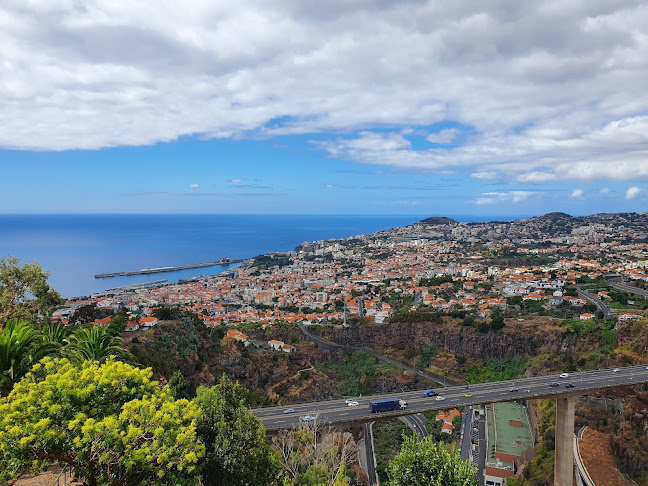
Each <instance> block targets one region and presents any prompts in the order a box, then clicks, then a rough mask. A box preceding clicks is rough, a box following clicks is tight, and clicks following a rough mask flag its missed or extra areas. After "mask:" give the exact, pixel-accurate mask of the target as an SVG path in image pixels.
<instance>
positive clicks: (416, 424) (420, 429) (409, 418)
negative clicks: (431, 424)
mask: <svg viewBox="0 0 648 486" xmlns="http://www.w3.org/2000/svg"><path fill="white" fill-rule="evenodd" d="M399 418H400V419H401V420H402V421H403V422H404V423H405V425H407V426H408V427H409V428H410V429H412V431H413V432H414V433H415V434H416V435H417V436H418V438H419V440H423V439H425V438H426V437H427V436H428V435H430V434H428V431H427V429H426V428H425V422H426V420H425V417H424V416H423V414H421V413H417V414H414V415H403V416H401V417H399Z"/></svg>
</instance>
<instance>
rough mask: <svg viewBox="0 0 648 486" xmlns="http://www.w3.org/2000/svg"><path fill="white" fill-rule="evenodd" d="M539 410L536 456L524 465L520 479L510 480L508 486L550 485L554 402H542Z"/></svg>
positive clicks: (554, 414)
mask: <svg viewBox="0 0 648 486" xmlns="http://www.w3.org/2000/svg"><path fill="white" fill-rule="evenodd" d="M541 410H542V417H541V419H540V423H539V424H538V434H539V435H540V442H539V443H538V446H537V448H536V449H537V451H538V455H537V456H536V457H535V458H534V459H533V460H531V461H529V462H528V463H526V464H525V466H524V470H523V471H522V476H521V477H517V478H510V479H508V480H507V481H506V484H507V485H508V486H545V485H546V484H551V479H552V478H553V472H554V444H555V422H556V402H555V400H543V401H542V402H541Z"/></svg>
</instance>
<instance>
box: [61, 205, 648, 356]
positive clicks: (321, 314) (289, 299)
mask: <svg viewBox="0 0 648 486" xmlns="http://www.w3.org/2000/svg"><path fill="white" fill-rule="evenodd" d="M647 263H648V216H647V215H646V214H641V215H639V214H617V215H606V214H603V215H594V216H590V217H584V218H574V217H570V216H568V215H565V214H563V213H552V214H549V215H545V216H541V217H536V218H531V219H529V220H520V221H510V222H490V223H457V222H455V221H453V220H448V219H447V218H429V219H428V220H423V221H421V222H419V223H417V224H414V225H411V226H407V227H403V228H396V229H393V230H387V231H382V232H379V233H376V234H373V235H369V236H356V237H352V238H347V239H344V240H328V241H315V242H304V243H303V244H301V245H300V246H299V247H297V248H296V249H295V250H294V251H290V252H288V253H271V254H269V255H266V256H263V257H257V258H256V259H254V260H252V261H251V262H248V263H245V264H243V265H241V266H239V267H235V268H233V269H231V270H229V271H227V272H225V273H222V274H219V275H215V276H210V277H205V278H203V279H200V280H198V281H193V282H187V283H177V284H170V285H163V286H154V287H147V288H141V289H137V290H133V289H129V290H124V291H112V292H110V293H108V292H105V293H102V294H95V295H92V296H90V297H87V298H76V299H70V300H69V301H68V302H67V303H66V305H65V306H64V307H63V308H61V309H59V310H57V311H56V313H55V315H54V317H55V319H58V320H60V321H61V322H63V323H65V322H66V319H67V318H68V317H69V316H70V315H72V314H73V313H74V311H75V310H76V309H78V308H79V307H81V306H84V305H92V306H94V307H96V308H99V309H101V308H104V309H110V310H112V311H118V310H120V309H126V310H127V311H128V313H129V316H130V317H131V320H130V321H129V322H128V325H127V328H126V331H135V330H137V329H139V328H148V327H151V326H154V325H155V324H156V322H157V319H156V318H155V317H152V316H151V314H152V311H153V310H154V309H155V308H157V307H160V306H177V307H179V308H181V309H183V310H186V311H191V312H193V313H195V314H197V315H198V316H200V317H201V318H202V319H203V320H204V323H205V324H206V325H207V326H219V325H227V326H232V327H236V326H237V325H239V324H244V323H259V324H260V325H262V326H271V325H273V323H276V322H287V323H295V322H301V323H304V324H307V325H310V324H322V325H344V324H345V323H346V320H347V318H349V317H352V316H356V317H361V318H369V319H371V320H372V321H373V322H374V323H375V324H381V323H384V322H386V321H388V320H389V319H390V317H391V316H392V314H393V313H394V311H395V310H400V311H409V312H414V311H416V310H419V309H424V308H427V309H430V310H437V311H442V312H452V311H454V310H461V311H467V312H469V313H471V314H473V315H474V316H475V317H481V318H486V317H489V316H491V314H492V312H493V311H494V309H501V310H506V309H507V308H509V307H510V306H511V305H518V306H520V305H522V306H526V307H529V308H531V309H535V310H539V309H541V308H543V309H563V310H564V312H565V315H569V316H572V315H573V316H574V317H576V318H578V319H581V320H587V319H592V318H594V317H595V316H596V315H597V312H598V313H602V314H604V315H605V316H606V317H607V316H608V314H618V318H619V319H620V320H628V319H633V318H634V317H633V311H632V309H633V304H634V302H633V301H632V300H630V301H629V302H628V301H627V300H626V302H620V303H619V304H621V305H619V306H617V307H623V308H627V309H628V311H627V312H626V311H622V312H616V311H614V310H612V309H611V308H610V307H609V305H606V303H610V302H611V300H612V299H611V297H610V295H609V291H608V290H600V291H589V292H585V291H583V292H580V291H575V290H574V285H577V284H579V283H587V282H592V281H596V280H597V279H601V278H603V277H605V278H608V279H611V278H613V279H617V280H619V281H624V282H626V283H625V285H629V284H628V282H634V283H636V284H638V285H641V284H642V283H645V282H647V281H648V269H647V268H646V264H647ZM566 285H567V286H568V287H569V288H570V289H571V291H569V290H565V286H566ZM639 298H640V297H639ZM394 302H399V303H401V304H403V303H405V304H406V305H407V307H406V308H401V309H395V308H394ZM613 307H614V306H613ZM637 309H641V307H637ZM109 319H110V318H109V317H108V318H104V319H103V320H97V321H96V324H99V325H105V324H107V323H108V322H109ZM232 337H234V338H235V339H238V340H246V336H245V334H244V333H242V332H238V333H237V332H234V331H232ZM286 351H287V352H290V348H287V349H286Z"/></svg>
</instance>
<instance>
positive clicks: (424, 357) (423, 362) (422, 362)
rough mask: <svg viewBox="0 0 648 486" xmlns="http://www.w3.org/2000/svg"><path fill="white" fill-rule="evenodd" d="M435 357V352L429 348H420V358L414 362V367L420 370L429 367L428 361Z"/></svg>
mask: <svg viewBox="0 0 648 486" xmlns="http://www.w3.org/2000/svg"><path fill="white" fill-rule="evenodd" d="M436 355H437V350H436V349H435V348H433V347H431V346H423V347H421V356H420V357H419V359H418V360H417V362H416V367H417V368H418V369H420V370H424V369H425V368H427V367H428V366H430V360H431V359H432V358H434V357H435V356H436Z"/></svg>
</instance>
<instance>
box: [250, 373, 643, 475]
mask: <svg viewBox="0 0 648 486" xmlns="http://www.w3.org/2000/svg"><path fill="white" fill-rule="evenodd" d="M643 383H648V367H647V366H646V365H641V366H629V367H624V368H620V369H618V368H615V369H603V370H595V371H585V372H578V373H570V374H567V373H563V374H561V375H541V376H533V377H530V378H522V379H518V380H510V381H500V382H491V383H480V384H475V385H461V386H451V387H446V388H439V389H437V392H438V394H439V395H438V396H432V397H424V396H423V391H422V390H419V391H413V392H403V393H396V394H391V395H382V396H381V395H374V396H370V397H355V398H354V401H355V402H357V404H355V405H352V406H349V405H348V404H347V403H346V402H345V401H344V400H341V399H339V400H330V401H320V402H311V403H299V404H293V405H289V406H282V407H266V408H259V409H255V410H253V411H252V412H253V413H254V415H256V416H257V417H258V418H259V419H260V420H262V421H263V423H264V425H265V428H266V430H267V431H268V432H269V433H273V432H276V431H278V430H281V429H289V428H292V427H296V426H298V425H300V424H303V423H304V422H305V421H310V420H314V419H315V420H318V421H321V422H324V423H327V424H330V425H332V426H335V427H336V428H344V429H347V428H357V426H358V425H359V424H362V423H367V422H374V421H377V420H386V419H392V418H395V417H399V416H403V415H412V414H416V413H422V412H430V411H435V410H443V409H447V408H453V407H462V406H464V407H465V406H469V405H480V404H488V403H497V402H509V401H522V400H533V399H544V398H551V399H555V400H556V439H555V440H556V462H555V471H554V484H555V486H572V485H573V478H574V467H573V457H574V456H573V448H574V412H575V409H576V399H577V398H578V396H579V395H585V394H591V393H592V392H596V391H600V390H604V389H607V388H613V387H617V386H628V385H639V384H643ZM386 396H390V397H397V398H399V399H401V400H405V401H406V402H407V408H405V409H401V410H395V411H390V412H382V413H372V412H371V411H370V409H369V401H370V400H372V399H376V398H384V397H386ZM440 397H441V398H440ZM288 407H290V408H288Z"/></svg>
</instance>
